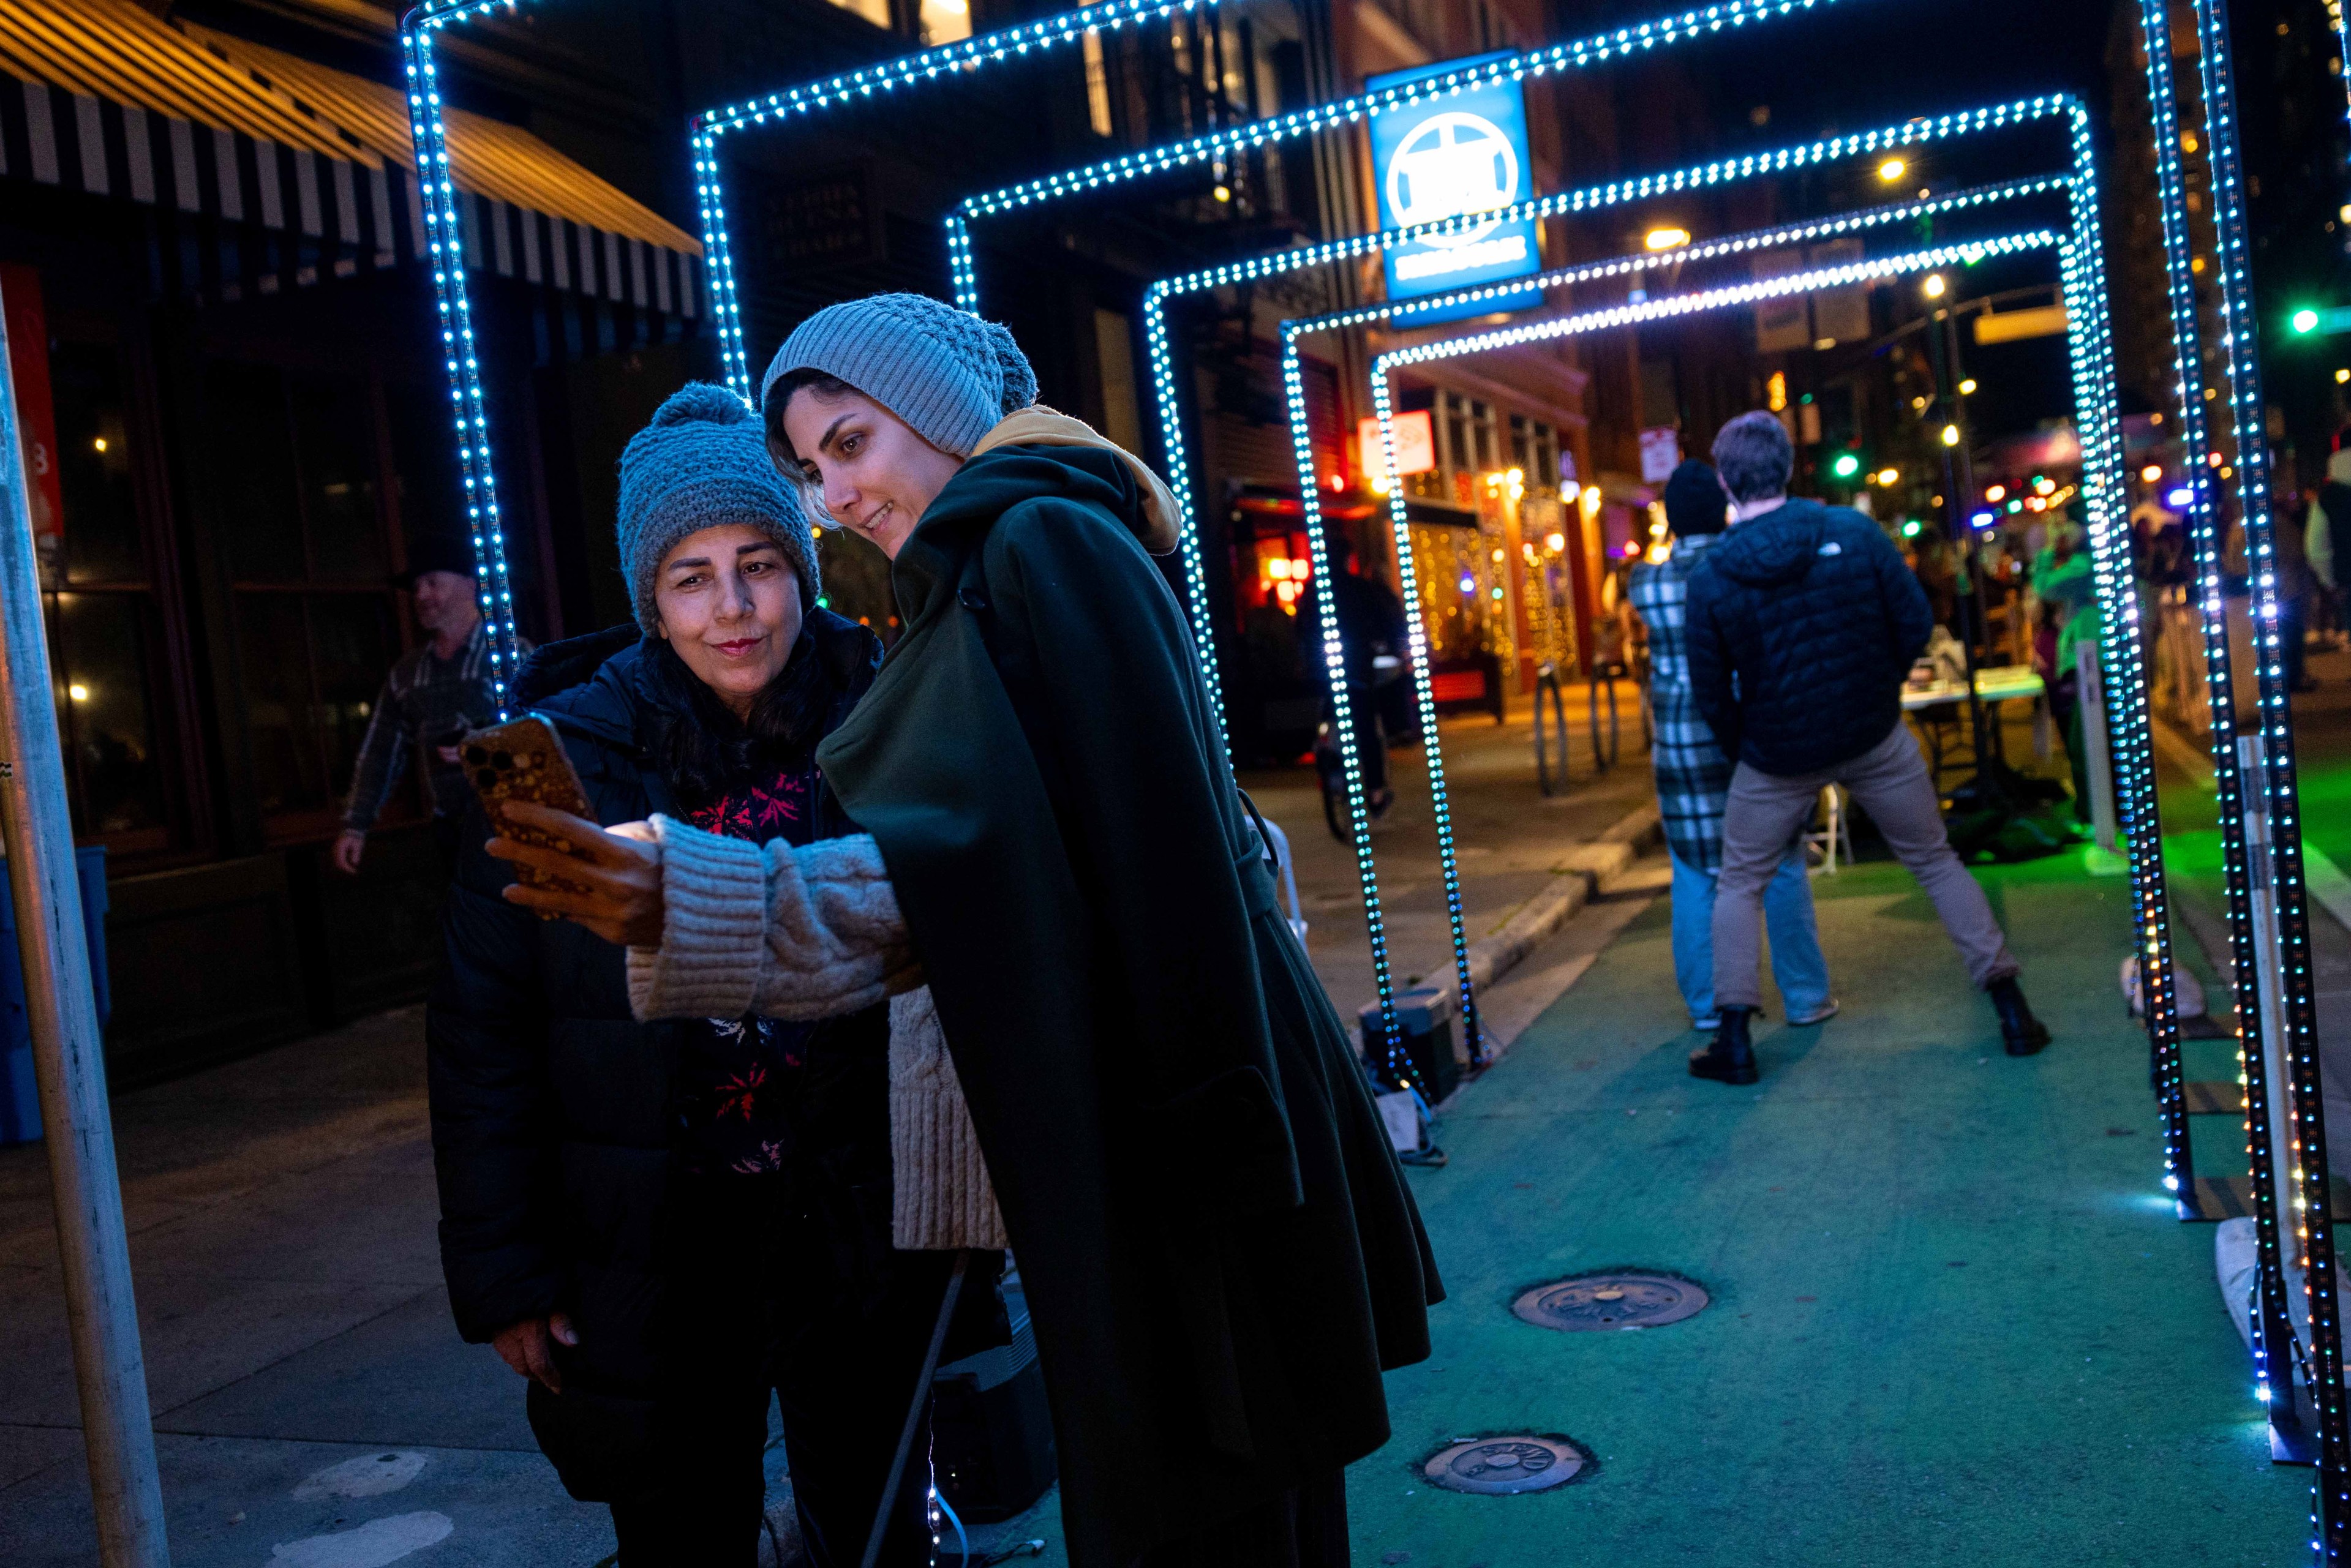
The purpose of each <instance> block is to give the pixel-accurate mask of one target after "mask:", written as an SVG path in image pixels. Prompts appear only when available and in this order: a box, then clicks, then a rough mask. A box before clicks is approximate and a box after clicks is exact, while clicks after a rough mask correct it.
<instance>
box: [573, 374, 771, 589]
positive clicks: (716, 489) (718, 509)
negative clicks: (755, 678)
mask: <svg viewBox="0 0 2351 1568" xmlns="http://www.w3.org/2000/svg"><path fill="white" fill-rule="evenodd" d="M726 523H743V524H746V525H747V526H749V527H751V528H757V529H758V530H759V531H760V532H761V533H763V534H765V535H767V536H768V538H771V539H773V540H775V541H776V545H777V548H778V549H781V550H782V551H783V552H784V559H787V560H789V561H790V562H791V563H792V570H794V571H796V572H798V573H799V580H800V610H801V612H802V613H803V614H805V613H807V612H809V611H810V610H813V609H814V608H815V607H816V601H817V599H816V596H817V588H818V578H817V569H816V541H815V540H814V539H813V538H810V535H809V522H808V513H807V512H806V511H804V510H803V509H802V508H801V507H800V498H799V493H798V491H797V490H796V489H795V488H794V487H793V486H791V485H789V484H787V483H786V482H785V480H784V476H782V475H780V474H778V473H777V472H776V464H775V460H774V459H773V458H771V457H769V456H768V442H767V437H766V435H765V434H763V433H762V432H761V430H760V427H759V424H758V416H756V415H755V414H753V413H752V412H751V410H750V408H749V406H748V405H747V404H746V403H745V402H743V400H742V399H741V398H739V397H737V396H736V395H735V394H734V393H733V392H729V391H727V390H726V388H725V387H722V386H719V385H716V383H714V382H687V383H686V384H685V385H684V386H682V387H680V388H679V389H678V390H677V391H676V392H672V393H671V394H670V396H669V399H668V401H667V402H664V403H663V404H662V405H661V407H659V408H657V409H655V410H654V411H653V423H651V424H648V425H646V426H645V427H644V428H643V430H640V431H639V432H637V433H636V434H634V435H632V436H631V437H630V438H629V444H628V449H627V450H626V451H624V452H622V454H621V507H620V519H619V524H618V528H617V532H618V535H619V542H620V546H621V574H622V577H624V578H625V579H627V580H628V584H629V603H630V605H631V607H632V609H634V610H635V612H636V616H637V624H638V626H639V627H641V628H642V629H643V630H644V631H647V632H651V631H652V630H653V627H654V625H655V624H656V622H657V620H658V617H657V616H656V615H655V613H654V612H653V580H654V576H655V574H656V572H657V571H658V570H659V569H660V567H661V562H662V557H664V556H665V555H667V554H668V553H669V552H670V550H671V549H673V548H674V547H675V545H676V544H677V541H678V540H680V539H682V538H685V537H686V536H687V535H688V534H692V533H697V532H699V531H700V530H702V529H704V528H717V527H719V526H720V525H722V524H726Z"/></svg>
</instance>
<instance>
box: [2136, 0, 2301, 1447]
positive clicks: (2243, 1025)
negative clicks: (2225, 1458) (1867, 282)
mask: <svg viewBox="0 0 2351 1568" xmlns="http://www.w3.org/2000/svg"><path fill="white" fill-rule="evenodd" d="M2139 28H2140V41H2141V42H2142V44H2143V45H2144V46H2145V47H2146V50H2147V102H2148V105H2149V108H2150V110H2152V119H2153V122H2154V132H2155V163H2156V181H2157V184H2158V192H2159V194H2160V196H2161V208H2162V214H2163V250H2164V277H2165V281H2166V284H2167V286H2168V298H2169V303H2170V309H2171V335H2172V343H2173V347H2174V350H2175V354H2176V358H2175V361H2174V370H2175V371H2176V374H2177V376H2178V380H2177V381H2176V382H2175V383H2174V386H2173V391H2174V392H2176V393H2177V395H2178V399H2179V422H2180V449H2181V452H2182V453H2183V455H2185V457H2186V459H2187V465H2188V472H2187V475H2186V481H2187V485H2188V488H2189V496H2190V499H2189V518H2188V521H2189V542H2190V544H2191V545H2192V546H2193V558H2192V559H2193V560H2194V562H2195V572H2196V583H2195V599H2194V601H2195V603H2196V605H2197V607H2198V611H2199V621H2200V622H2201V626H2202V631H2203V637H2204V678H2205V686H2206V692H2207V695H2208V696H2209V697H2210V708H2211V721H2210V722H2211V748H2210V749H2211V757H2212V777H2213V781H2214V783H2215V784H2216V786H2217V787H2218V793H2219V797H2220V799H2219V805H2220V832H2221V863H2222V866H2223V870H2224V876H2225V881H2226V886H2227V901H2228V911H2229V956H2230V967H2231V971H2232V972H2233V973H2234V974H2236V975H2238V976H2240V977H2243V978H2242V979H2241V982H2240V984H2239V985H2238V986H2237V987H2236V988H2235V990H2236V993H2237V997H2236V1002H2237V1068H2238V1072H2239V1075H2240V1077H2241V1080H2242V1082H2243V1083H2244V1086H2245V1143H2246V1154H2247V1157H2248V1159H2249V1160H2250V1162H2251V1168H2252V1191H2253V1228H2254V1236H2255V1239H2256V1251H2255V1261H2256V1269H2257V1270H2258V1273H2259V1276H2260V1290H2259V1292H2258V1294H2257V1295H2256V1297H2255V1311H2254V1321H2253V1330H2254V1334H2253V1367H2254V1378H2255V1388H2254V1392H2255V1396H2256V1397H2258V1398H2260V1399H2261V1400H2262V1401H2263V1402H2264V1403H2265V1404H2266V1403H2268V1402H2269V1401H2270V1399H2271V1398H2272V1396H2273V1391H2274V1390H2275V1388H2276V1387H2277V1386H2279V1381H2278V1380H2279V1378H2280V1377H2281V1376H2283V1379H2284V1386H2285V1387H2287V1388H2288V1389H2289V1390H2290V1389H2291V1387H2292V1385H2293V1379H2294V1372H2293V1368H2292V1367H2291V1366H2276V1365H2273V1363H2272V1359H2271V1358H2272V1356H2273V1354H2276V1353H2280V1352H2283V1353H2284V1354H2291V1352H2290V1350H2288V1349H2287V1347H2289V1346H2290V1345H2291V1344H2292V1343H2293V1329H2292V1325H2291V1324H2290V1323H2288V1322H2282V1321H2280V1320H2279V1319H2278V1318H2277V1315H2276V1314H2277V1313H2278V1312H2280V1311H2281V1310H2282V1309H2283V1303H2284V1301H2285V1300H2286V1293H2285V1272H2284V1257H2283V1248H2282V1245H2281V1232H2280V1230H2279V1224H2280V1220H2281V1218H2282V1213H2283V1211H2282V1209H2281V1207H2280V1203H2281V1199H2282V1195H2281V1194H2280V1193H2279V1192H2278V1191H2277V1187H2276V1183H2275V1182H2274V1180H2273V1174H2272V1173H2273V1164H2272V1156H2273V1153H2274V1151H2273V1149H2272V1148H2271V1146H2270V1127H2271V1119H2270V1109H2271V1105H2272V1103H2273V1100H2272V1097H2273V1096H2274V1095H2277V1094H2282V1093H2284V1092H2286V1086H2285V1085H2283V1084H2274V1083H2272V1082H2270V1081H2269V1064H2268V1062H2267V1061H2266V1060H2264V1057H2263V1053H2262V1045H2261V1040H2262V998H2261V991H2260V988H2258V987H2257V986H2255V985H2252V984H2250V983H2245V982H2247V981H2250V979H2251V977H2252V976H2253V975H2254V974H2256V973H2257V972H2258V970H2257V966H2258V965H2259V963H2260V961H2261V960H2260V956H2259V945H2258V942H2257V939H2256V936H2255V934H2254V929H2253V921H2254V910H2253V901H2252V887H2251V883H2250V880H2249V877H2248V863H2247V854H2246V843H2245V797H2244V782H2245V781H2244V779H2243V777H2242V775H2241V772H2240V770H2239V768H2238V766H2237V722H2236V715H2237V702H2236V680H2235V674H2234V672H2233V670H2232V668H2231V657H2230V653H2229V613H2228V601H2227V599H2226V597H2225V595H2224V593H2223V591H2222V571H2223V565H2222V559H2221V558H2222V548H2223V541H2222V539H2221V537H2220V519H2219V517H2217V515H2216V513H2215V510H2214V507H2213V504H2212V501H2213V496H2212V488H2213V486H2212V475H2211V467H2212V464H2211V457H2212V451H2213V448H2212V439H2211V431H2210V423H2209V422H2208V421H2207V418H2206V415H2205V410H2204V403H2205V399H2204V377H2203V362H2204V353H2203V327H2202V323H2201V322H2200V321H2199V319H2198V311H2197V304H2196V286H2195V279H2194V274H2193V272H2192V270H2191V268H2190V267H2189V261H2190V252H2191V249H2192V239H2191V236H2190V235H2189V230H2188V217H2187V201H2186V190H2187V181H2186V178H2185V176H2184V174H2183V172H2182V170H2181V167H2180V157H2179V152H2180V136H2181V134H2182V127H2181V124H2180V121H2179V96H2178V88H2177V85H2176V83H2175V82H2174V80H2173V78H2172V72H2171V31H2170V24H2169V18H2168V16H2166V14H2165V8H2164V5H2163V4H2162V0H2140V5H2139ZM2168 1111H2169V1108H2168V1106H2167V1107H2166V1113H2167V1115H2168Z"/></svg>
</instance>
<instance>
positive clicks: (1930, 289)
mask: <svg viewBox="0 0 2351 1568" xmlns="http://www.w3.org/2000/svg"><path fill="white" fill-rule="evenodd" d="M1921 287H1923V288H1924V290H1925V292H1926V295H1927V298H1929V299H1940V298H1942V297H1943V290H1944V289H1945V288H1947V287H1949V285H1948V284H1946V283H1945V282H1944V281H1943V275H1942V274H1941V273H1939V272H1930V273H1928V275H1927V281H1926V283H1925V284H1924V285H1922V286H1921Z"/></svg>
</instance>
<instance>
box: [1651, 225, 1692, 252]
mask: <svg viewBox="0 0 2351 1568" xmlns="http://www.w3.org/2000/svg"><path fill="white" fill-rule="evenodd" d="M1689 242H1690V235H1689V230H1687V229H1673V228H1665V229H1651V230H1650V231H1649V232H1648V233H1647V234H1646V235H1643V236H1642V239H1641V243H1642V244H1643V245H1645V246H1648V247H1649V248H1650V249H1651V250H1676V249H1678V248H1679V247H1681V246H1686V245H1687V244H1689Z"/></svg>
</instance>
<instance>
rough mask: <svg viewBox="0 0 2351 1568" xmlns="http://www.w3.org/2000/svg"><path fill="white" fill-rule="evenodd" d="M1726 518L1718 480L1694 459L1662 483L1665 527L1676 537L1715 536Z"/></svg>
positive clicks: (1727, 500) (1726, 507) (1725, 502)
mask: <svg viewBox="0 0 2351 1568" xmlns="http://www.w3.org/2000/svg"><path fill="white" fill-rule="evenodd" d="M1729 517H1730V498H1729V497H1728V496H1725V495H1724V494H1723V493H1722V481H1721V480H1719V479H1718V478H1716V477H1715V476H1714V470H1713V469H1712V468H1710V467H1708V465H1705V464H1703V463H1701V462H1699V461H1698V459H1697V458H1695V457H1693V458H1690V459H1689V460H1688V461H1687V462H1686V463H1684V464H1682V465H1681V466H1679V467H1678V468H1676V469H1675V470H1674V474H1673V477H1672V478H1670V479H1668V480H1667V481H1666V526H1667V528H1671V529H1673V530H1674V537H1675V538H1678V539H1686V538H1690V537H1691V536H1692V535H1694V534H1719V533H1720V532H1721V531H1722V530H1723V528H1725V527H1726V526H1727V525H1728V523H1729Z"/></svg>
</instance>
